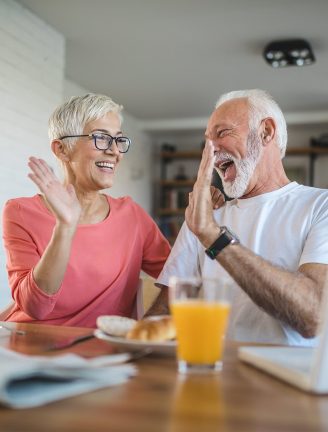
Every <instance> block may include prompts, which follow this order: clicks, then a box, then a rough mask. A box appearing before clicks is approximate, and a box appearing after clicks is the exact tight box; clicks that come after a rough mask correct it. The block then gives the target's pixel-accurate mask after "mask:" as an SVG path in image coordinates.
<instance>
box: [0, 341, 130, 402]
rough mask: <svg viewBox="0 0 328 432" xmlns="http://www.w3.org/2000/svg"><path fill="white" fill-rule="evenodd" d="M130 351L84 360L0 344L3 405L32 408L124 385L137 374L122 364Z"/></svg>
mask: <svg viewBox="0 0 328 432" xmlns="http://www.w3.org/2000/svg"><path fill="white" fill-rule="evenodd" d="M130 358H131V355H130V354H114V355H108V356H101V357H95V358H93V359H84V358H83V357H80V356H78V355H75V354H63V355H60V356H56V357H41V356H28V355H25V354H19V353H17V352H14V351H10V350H8V349H5V348H2V347H0V371H1V372H0V404H1V405H5V406H8V407H11V408H31V407H36V406H40V405H45V404H47V403H49V402H52V401H56V400H59V399H64V398H67V397H70V396H75V395H78V394H82V393H86V392H89V391H92V390H95V389H99V388H103V387H108V386H113V385H118V384H122V383H124V382H125V381H127V379H128V378H129V377H130V376H133V375H135V374H136V368H135V366H133V365H131V364H121V363H124V362H126V361H128V360H129V359H130Z"/></svg>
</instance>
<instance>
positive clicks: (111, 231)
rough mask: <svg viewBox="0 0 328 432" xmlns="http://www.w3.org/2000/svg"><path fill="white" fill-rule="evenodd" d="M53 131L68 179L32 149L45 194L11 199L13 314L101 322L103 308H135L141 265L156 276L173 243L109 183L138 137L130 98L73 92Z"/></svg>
mask: <svg viewBox="0 0 328 432" xmlns="http://www.w3.org/2000/svg"><path fill="white" fill-rule="evenodd" d="M49 135H50V139H51V149H52V152H53V153H54V155H55V156H56V158H57V159H58V160H59V162H60V163H61V165H62V167H63V171H64V178H63V182H60V181H59V180H58V179H57V178H56V176H55V175H54V173H53V172H52V170H51V169H50V168H49V167H48V165H47V164H46V163H45V162H44V161H43V160H40V159H36V158H34V157H31V158H30V161H29V167H30V169H31V173H30V174H29V177H30V178H31V179H32V180H33V182H34V183H35V184H36V185H37V186H38V188H39V189H40V191H41V192H42V195H35V196H33V197H30V198H17V199H12V200H10V201H8V202H7V203H6V206H5V208H4V214H3V225H4V229H3V236H4V245H5V249H6V253H7V270H8V275H9V282H10V286H11V290H12V296H13V299H14V304H13V306H12V307H11V309H10V310H9V312H8V314H7V316H6V320H8V321H16V322H33V323H47V324H58V325H70V326H85V327H95V325H96V318H97V317H98V316H99V315H102V314H115V315H121V316H127V317H130V316H133V312H134V308H135V301H136V293H137V286H138V280H139V273H140V270H141V269H142V270H144V271H145V272H146V273H148V274H149V275H151V276H153V277H157V276H158V275H159V273H160V271H161V269H162V267H163V264H164V262H165V260H166V258H167V256H168V254H169V251H170V247H169V244H168V242H167V241H166V240H165V238H164V237H163V235H162V234H161V232H160V231H159V229H158V227H157V225H156V224H155V223H154V221H153V220H152V219H151V218H150V216H148V214H147V213H146V212H145V211H144V210H143V209H142V208H140V207H139V206H138V205H137V204H136V203H135V202H134V201H133V200H132V199H131V198H129V197H123V198H118V199H115V198H112V197H111V196H109V195H107V194H105V193H103V192H101V191H102V190H103V189H107V188H110V187H111V186H112V185H113V182H114V176H115V173H116V170H117V169H118V167H119V164H120V163H121V161H122V159H123V157H124V153H126V152H127V151H128V150H129V146H130V143H131V142H130V139H129V138H127V137H126V136H124V134H123V132H122V118H121V107H120V106H119V105H117V104H116V103H114V102H113V101H112V99H110V98H109V97H107V96H103V95H95V94H87V95H85V96H82V97H74V98H72V99H71V100H70V101H68V102H66V103H64V104H63V105H61V106H59V107H58V108H57V109H56V110H55V112H54V113H53V115H52V116H51V118H50V122H49Z"/></svg>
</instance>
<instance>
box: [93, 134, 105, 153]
mask: <svg viewBox="0 0 328 432" xmlns="http://www.w3.org/2000/svg"><path fill="white" fill-rule="evenodd" d="M92 136H93V138H94V140H95V145H96V148H97V149H98V150H107V149H108V138H109V137H108V136H106V135H102V134H93V135H92Z"/></svg>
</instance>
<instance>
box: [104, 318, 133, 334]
mask: <svg viewBox="0 0 328 432" xmlns="http://www.w3.org/2000/svg"><path fill="white" fill-rule="evenodd" d="M136 323H137V321H136V320H134V319H132V318H126V317H122V316H117V315H101V316H99V317H98V318H97V327H98V328H99V329H100V330H102V331H103V332H104V333H107V334H109V335H111V336H119V337H125V336H126V334H127V333H128V332H129V331H130V330H131V329H132V328H133V327H134V326H135V325H136Z"/></svg>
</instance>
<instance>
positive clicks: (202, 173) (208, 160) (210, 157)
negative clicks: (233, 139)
mask: <svg viewBox="0 0 328 432" xmlns="http://www.w3.org/2000/svg"><path fill="white" fill-rule="evenodd" d="M214 160H215V156H214V146H213V143H212V141H207V142H206V144H205V148H204V150H203V155H202V160H201V162H200V165H199V169H198V175H197V182H199V183H200V184H204V185H207V184H208V185H210V184H211V181H212V173H213V168H214Z"/></svg>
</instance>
